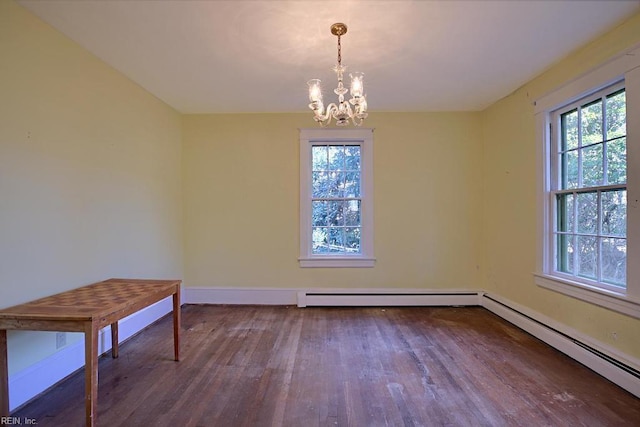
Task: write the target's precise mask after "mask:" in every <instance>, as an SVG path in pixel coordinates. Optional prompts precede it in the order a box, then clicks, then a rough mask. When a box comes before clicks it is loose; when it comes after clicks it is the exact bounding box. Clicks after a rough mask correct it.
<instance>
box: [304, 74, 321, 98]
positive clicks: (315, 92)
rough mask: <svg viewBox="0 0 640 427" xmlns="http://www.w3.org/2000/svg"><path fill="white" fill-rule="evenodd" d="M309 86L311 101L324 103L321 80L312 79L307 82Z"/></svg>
mask: <svg viewBox="0 0 640 427" xmlns="http://www.w3.org/2000/svg"><path fill="white" fill-rule="evenodd" d="M307 84H308V85H309V101H311V102H319V101H322V88H321V87H320V79H311V80H309V81H308V82H307Z"/></svg>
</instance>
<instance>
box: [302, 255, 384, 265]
mask: <svg viewBox="0 0 640 427" xmlns="http://www.w3.org/2000/svg"><path fill="white" fill-rule="evenodd" d="M298 260H299V261H300V267H316V268H370V267H373V266H374V265H375V263H376V259H375V258H355V257H354V258H346V257H340V258H339V257H314V258H299V259H298Z"/></svg>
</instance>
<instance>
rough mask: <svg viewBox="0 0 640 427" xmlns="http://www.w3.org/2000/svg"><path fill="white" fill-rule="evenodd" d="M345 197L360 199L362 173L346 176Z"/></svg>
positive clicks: (347, 174) (350, 173) (351, 173)
mask: <svg viewBox="0 0 640 427" xmlns="http://www.w3.org/2000/svg"><path fill="white" fill-rule="evenodd" d="M344 197H360V172H347V173H346V174H345V181H344Z"/></svg>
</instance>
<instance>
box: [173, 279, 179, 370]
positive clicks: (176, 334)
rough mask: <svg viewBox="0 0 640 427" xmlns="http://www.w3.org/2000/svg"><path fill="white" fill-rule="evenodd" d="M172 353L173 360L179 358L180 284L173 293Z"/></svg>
mask: <svg viewBox="0 0 640 427" xmlns="http://www.w3.org/2000/svg"><path fill="white" fill-rule="evenodd" d="M173 354H174V360H176V361H178V360H180V285H178V286H177V290H176V293H175V294H173Z"/></svg>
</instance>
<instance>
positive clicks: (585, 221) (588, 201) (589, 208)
mask: <svg viewBox="0 0 640 427" xmlns="http://www.w3.org/2000/svg"><path fill="white" fill-rule="evenodd" d="M577 203H578V233H590V234H595V233H596V232H597V231H598V228H597V224H598V195H597V193H579V194H578V195H577Z"/></svg>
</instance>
